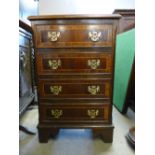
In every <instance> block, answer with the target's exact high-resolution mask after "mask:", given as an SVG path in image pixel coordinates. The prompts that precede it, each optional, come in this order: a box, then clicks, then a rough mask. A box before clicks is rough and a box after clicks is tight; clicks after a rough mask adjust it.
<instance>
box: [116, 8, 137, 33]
mask: <svg viewBox="0 0 155 155" xmlns="http://www.w3.org/2000/svg"><path fill="white" fill-rule="evenodd" d="M113 14H120V15H121V16H122V17H121V19H120V20H119V24H118V33H122V32H124V31H126V30H128V29H129V28H132V27H133V26H134V25H135V10H134V9H116V10H114V12H113Z"/></svg>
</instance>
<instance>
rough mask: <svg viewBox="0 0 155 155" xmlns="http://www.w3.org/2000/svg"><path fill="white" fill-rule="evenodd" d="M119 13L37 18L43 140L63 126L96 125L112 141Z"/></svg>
mask: <svg viewBox="0 0 155 155" xmlns="http://www.w3.org/2000/svg"><path fill="white" fill-rule="evenodd" d="M119 18H120V16H119V15H108V16H105V15H92V16H90V15H65V16H62V15H61V16H60V15H59V16H58V15H54V16H49V15H48V16H31V17H29V20H31V24H32V29H33V38H34V45H35V66H36V81H37V86H38V97H39V124H38V132H39V141H40V142H47V141H48V138H49V136H51V135H52V136H54V135H56V134H57V132H58V131H59V129H60V128H91V129H92V131H93V133H94V135H100V136H101V137H102V138H103V140H104V141H105V142H112V138H113V124H112V92H113V74H114V52H115V36H116V26H117V24H118V19H119Z"/></svg>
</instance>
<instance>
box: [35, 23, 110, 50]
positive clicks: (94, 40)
mask: <svg viewBox="0 0 155 155" xmlns="http://www.w3.org/2000/svg"><path fill="white" fill-rule="evenodd" d="M36 30H37V31H36V36H35V41H36V47H37V48H61V47H112V32H113V26H112V25H104V24H100V25H89V24H85V25H36Z"/></svg>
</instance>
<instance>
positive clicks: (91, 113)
mask: <svg viewBox="0 0 155 155" xmlns="http://www.w3.org/2000/svg"><path fill="white" fill-rule="evenodd" d="M87 114H88V116H89V117H90V118H91V119H94V118H96V116H98V115H99V110H96V109H89V110H87Z"/></svg>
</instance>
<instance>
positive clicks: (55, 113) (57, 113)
mask: <svg viewBox="0 0 155 155" xmlns="http://www.w3.org/2000/svg"><path fill="white" fill-rule="evenodd" d="M51 115H52V116H53V117H54V118H56V119H58V118H60V116H62V115H63V111H62V110H59V109H54V110H51Z"/></svg>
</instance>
